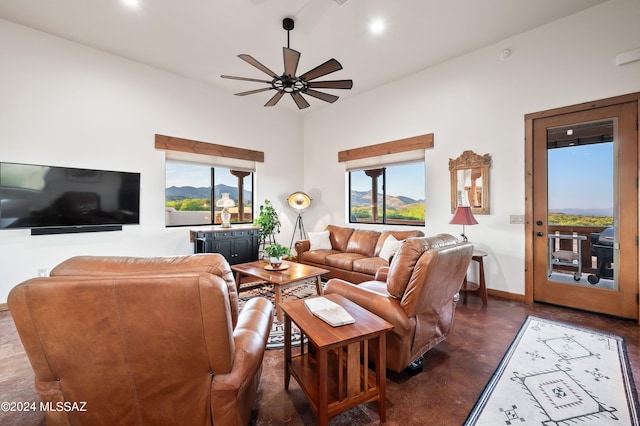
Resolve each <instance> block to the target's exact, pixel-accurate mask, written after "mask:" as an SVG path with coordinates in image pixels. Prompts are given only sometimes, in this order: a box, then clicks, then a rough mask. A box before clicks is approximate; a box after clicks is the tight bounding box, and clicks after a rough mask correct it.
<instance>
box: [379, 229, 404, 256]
mask: <svg viewBox="0 0 640 426" xmlns="http://www.w3.org/2000/svg"><path fill="white" fill-rule="evenodd" d="M400 244H402V241H398V240H397V239H396V237H394V236H393V235H389V236H388V237H387V238H386V239H385V240H384V244H382V248H381V249H380V254H379V255H378V256H380V257H381V258H382V259H384V260H386V261H387V262H388V261H389V259H391V256H393V255H394V254H396V252H397V251H398V249H399V248H400Z"/></svg>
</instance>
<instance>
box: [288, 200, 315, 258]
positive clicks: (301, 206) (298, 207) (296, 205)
mask: <svg viewBox="0 0 640 426" xmlns="http://www.w3.org/2000/svg"><path fill="white" fill-rule="evenodd" d="M287 204H289V207H291V208H292V209H293V210H294V211H295V212H296V213H298V217H297V218H296V224H295V225H294V227H293V235H291V242H290V243H289V250H291V249H292V248H293V240H294V239H295V237H296V229H298V231H299V232H300V239H301V240H303V239H305V238H306V237H307V233H306V232H305V230H304V223H303V222H302V212H303V211H304V210H306V209H307V208H308V207H309V206H310V205H311V198H310V197H309V196H308V195H307V194H305V193H304V192H294V193H293V194H291V195H289V198H287Z"/></svg>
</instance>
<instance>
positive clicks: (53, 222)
mask: <svg viewBox="0 0 640 426" xmlns="http://www.w3.org/2000/svg"><path fill="white" fill-rule="evenodd" d="M139 223H140V173H129V172H116V171H107V170H89V169H76V168H68V167H55V166H40V165H34V164H16V163H0V229H9V228H42V227H83V226H96V225H127V224H139Z"/></svg>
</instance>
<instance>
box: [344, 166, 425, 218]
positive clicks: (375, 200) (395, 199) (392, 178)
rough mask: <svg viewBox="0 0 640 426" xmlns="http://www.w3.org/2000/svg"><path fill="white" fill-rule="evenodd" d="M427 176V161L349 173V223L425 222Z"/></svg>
mask: <svg viewBox="0 0 640 426" xmlns="http://www.w3.org/2000/svg"><path fill="white" fill-rule="evenodd" d="M424 176H425V169H424V162H419V163H409V164H400V165H393V166H386V167H380V168H371V169H366V170H358V171H351V172H349V194H350V196H349V222H351V223H354V222H361V223H380V224H388V225H424V223H425V201H424V199H425V178H424ZM373 194H375V196H374V195H373Z"/></svg>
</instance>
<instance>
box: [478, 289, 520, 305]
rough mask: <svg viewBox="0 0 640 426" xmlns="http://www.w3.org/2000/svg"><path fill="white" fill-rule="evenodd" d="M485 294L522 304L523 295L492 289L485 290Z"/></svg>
mask: <svg viewBox="0 0 640 426" xmlns="http://www.w3.org/2000/svg"><path fill="white" fill-rule="evenodd" d="M487 294H488V295H489V296H495V297H501V298H503V299H509V300H516V301H518V302H524V294H517V293H509V292H508V291H501V290H494V289H492V288H488V289H487Z"/></svg>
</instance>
